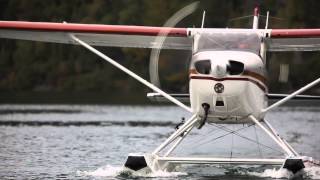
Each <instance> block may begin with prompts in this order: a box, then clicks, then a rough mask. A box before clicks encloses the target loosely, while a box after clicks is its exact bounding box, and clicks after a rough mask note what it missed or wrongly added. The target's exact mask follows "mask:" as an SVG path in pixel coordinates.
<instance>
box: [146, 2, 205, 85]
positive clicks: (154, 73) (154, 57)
mask: <svg viewBox="0 0 320 180" xmlns="http://www.w3.org/2000/svg"><path fill="white" fill-rule="evenodd" d="M198 5H199V1H197V2H194V3H191V4H189V5H187V6H185V7H184V8H182V9H180V10H179V11H178V12H176V13H175V14H174V15H173V16H171V17H170V18H169V19H168V20H167V21H166V23H164V25H163V26H164V27H174V26H175V25H176V24H178V23H179V22H180V21H181V20H182V19H184V18H185V17H187V16H188V15H190V14H192V13H193V12H194V11H195V10H196V9H197V7H198ZM166 37H167V32H160V33H159V34H158V36H157V37H156V39H155V42H156V44H159V45H160V47H162V45H163V43H164V41H165V40H166ZM160 51H161V48H159V49H152V50H151V54H150V62H149V74H150V81H151V83H152V84H154V85H155V86H157V87H160V86H161V85H160V80H159V68H158V64H159V56H160Z"/></svg>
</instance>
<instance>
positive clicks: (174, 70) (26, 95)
mask: <svg viewBox="0 0 320 180" xmlns="http://www.w3.org/2000/svg"><path fill="white" fill-rule="evenodd" d="M192 2H194V1H192V0H184V1H181V0H68V1H66V0H47V1H44V0H0V20H19V21H48V22H63V21H66V22H69V23H90V24H95V23H97V24H115V25H146V26H162V25H163V24H164V23H165V22H166V20H167V19H168V18H170V17H171V16H172V15H173V14H174V13H175V12H177V11H178V10H180V9H181V8H183V7H184V6H186V5H188V4H190V3H192ZM199 2H200V3H199V8H198V10H197V11H196V12H195V13H193V14H192V15H190V16H188V17H187V18H185V19H184V20H183V21H181V22H180V23H179V24H178V25H177V26H178V27H199V26H200V24H201V18H202V11H203V10H206V21H205V26H206V27H211V28H225V27H229V28H240V27H242V28H251V26H252V18H237V17H242V16H247V15H251V14H252V13H253V8H254V7H255V6H256V5H257V4H258V5H259V6H260V9H261V15H265V14H266V12H267V11H270V16H272V17H273V18H271V19H270V20H269V28H317V27H318V28H319V26H320V18H319V17H320V11H319V10H320V1H317V0H305V1H301V0H290V1H289V0H288V1H287V0H268V1H249V0H228V1H221V0H207V1H204V0H203V1H199ZM264 24H265V18H264V17H261V18H260V28H263V27H264V26H265V25H264ZM98 49H100V50H102V51H103V52H104V53H106V54H107V55H108V56H110V57H112V58H114V59H116V60H118V62H119V63H121V64H123V65H125V66H126V67H128V68H129V69H131V70H133V71H134V72H136V73H137V74H139V75H141V76H142V77H144V78H146V79H149V72H148V69H149V56H150V50H149V49H134V48H131V49H130V48H101V47H99V48H98ZM188 58H190V55H189V54H188V53H185V52H182V51H168V50H166V51H162V52H161V56H160V67H161V69H160V76H161V84H162V87H163V88H164V89H165V90H166V91H167V92H187V91H188V75H187V68H188V60H189V59H188ZM268 59H269V65H268V66H269V69H268V73H269V87H270V89H269V91H270V92H274V93H275V92H277V93H279V92H282V93H289V92H292V91H293V90H295V89H297V88H299V87H301V86H303V85H304V84H305V83H308V82H310V81H312V80H313V79H315V78H317V77H318V76H319V75H320V71H319V69H320V54H319V52H304V53H301V52H290V53H269V54H268ZM288 68H289V72H287V70H288ZM280 69H282V71H283V72H284V74H283V73H282V75H281V76H279V74H280ZM287 77H288V79H287ZM150 91H151V90H150V89H148V88H146V87H144V86H143V85H141V84H140V83H139V82H137V81H135V80H134V79H133V78H131V77H129V76H127V75H126V74H124V73H123V72H121V71H120V70H118V69H115V68H114V67H113V66H111V65H110V64H108V63H107V62H105V61H102V60H101V59H100V58H99V57H97V56H96V55H94V54H92V53H91V52H89V51H87V50H86V49H84V48H83V47H80V46H74V45H64V44H51V43H41V42H31V41H17V40H7V39H0V103H106V104H111V103H124V104H125V103H146V102H148V100H147V99H146V97H145V96H146V93H147V92H150ZM319 92H320V91H319V88H313V89H312V90H311V91H309V92H308V93H309V94H311V93H312V94H319Z"/></svg>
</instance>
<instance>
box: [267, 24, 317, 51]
mask: <svg viewBox="0 0 320 180" xmlns="http://www.w3.org/2000/svg"><path fill="white" fill-rule="evenodd" d="M268 37H269V38H267V44H268V51H272V52H277V51H320V29H271V30H270V33H268Z"/></svg>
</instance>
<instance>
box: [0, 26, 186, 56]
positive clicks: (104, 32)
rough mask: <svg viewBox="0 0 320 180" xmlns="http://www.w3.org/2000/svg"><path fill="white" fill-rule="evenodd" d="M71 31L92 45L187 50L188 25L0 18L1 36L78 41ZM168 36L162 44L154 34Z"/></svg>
mask: <svg viewBox="0 0 320 180" xmlns="http://www.w3.org/2000/svg"><path fill="white" fill-rule="evenodd" d="M69 34H73V35H75V36H77V37H78V38H80V39H82V40H83V41H85V42H86V43H88V44H90V45H93V46H110V47H133V48H162V49H183V50H190V49H191V47H192V39H190V38H188V36H187V28H171V27H150V26H124V25H98V24H75V23H48V22H26V21H0V38H9V39H22V40H31V41H42V42H54V43H65V44H77V45H78V43H77V42H75V41H74V40H73V39H71V38H70V36H69ZM159 34H161V35H162V36H164V35H165V36H167V38H166V41H165V42H164V43H163V44H159V43H157V42H156V41H155V38H156V37H157V35H159Z"/></svg>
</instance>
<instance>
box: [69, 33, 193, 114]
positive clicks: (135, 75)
mask: <svg viewBox="0 0 320 180" xmlns="http://www.w3.org/2000/svg"><path fill="white" fill-rule="evenodd" d="M70 37H71V38H72V39H73V40H75V41H76V42H78V43H79V44H80V45H82V46H83V47H85V48H87V49H88V50H90V51H91V52H93V53H95V54H96V55H98V56H100V57H101V58H102V59H104V60H106V61H108V62H109V63H111V64H112V65H114V66H115V67H117V68H119V69H120V70H122V71H123V72H125V73H127V74H128V75H130V76H131V77H133V78H135V79H136V80H138V81H139V82H141V83H142V84H144V85H146V86H147V87H149V88H151V89H152V90H154V91H156V92H158V93H159V94H161V95H162V96H164V97H165V98H167V99H168V100H170V101H171V102H173V103H175V104H176V105H178V106H180V107H181V108H183V109H185V110H187V111H189V112H192V110H191V108H190V107H188V106H186V105H185V104H183V103H182V102H180V101H178V100H177V99H175V98H174V97H172V96H170V95H169V94H167V93H166V92H164V91H162V90H161V89H159V88H158V87H156V86H155V85H153V84H151V83H150V82H148V81H146V80H145V79H143V78H141V77H140V76H138V75H137V74H135V73H134V72H132V71H130V70H129V69H127V68H126V67H124V66H122V65H121V64H119V63H117V62H116V61H114V60H113V59H111V58H109V57H108V56H106V55H105V54H103V53H101V52H100V51H98V50H97V49H95V48H93V47H92V46H90V45H89V44H87V43H85V42H84V41H82V40H80V39H78V38H77V37H76V36H74V35H73V34H70Z"/></svg>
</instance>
